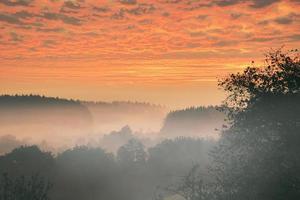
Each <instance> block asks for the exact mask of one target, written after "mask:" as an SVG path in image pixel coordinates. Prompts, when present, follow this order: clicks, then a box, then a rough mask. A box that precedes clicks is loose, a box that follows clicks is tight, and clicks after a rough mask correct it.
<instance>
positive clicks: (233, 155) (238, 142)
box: [212, 50, 300, 200]
mask: <svg viewBox="0 0 300 200" xmlns="http://www.w3.org/2000/svg"><path fill="white" fill-rule="evenodd" d="M220 85H221V86H223V87H224V89H225V91H227V92H229V96H228V98H227V99H226V101H225V106H226V107H228V108H229V118H230V119H231V120H232V122H233V123H232V126H231V128H230V129H228V130H225V131H224V133H223V136H222V138H221V140H220V142H219V145H218V147H217V148H216V149H215V151H214V152H213V154H212V155H213V157H214V166H213V167H212V175H213V176H215V180H216V193H217V194H218V195H219V197H218V199H233V200H234V199H239V200H241V199H258V200H260V199H262V200H267V199H292V200H293V199H299V198H300V179H299V177H300V159H299V156H298V155H299V153H300V144H299V141H300V135H299V124H300V121H299V114H300V108H299V102H300V101H299V100H300V98H299V89H300V59H299V55H298V54H297V51H291V52H289V53H284V52H282V51H281V50H277V51H274V52H271V53H269V54H268V55H267V56H266V66H264V67H262V68H255V67H248V68H246V69H245V70H244V72H243V73H238V74H234V75H231V76H230V77H228V78H226V79H225V80H224V81H222V82H221V83H220Z"/></svg>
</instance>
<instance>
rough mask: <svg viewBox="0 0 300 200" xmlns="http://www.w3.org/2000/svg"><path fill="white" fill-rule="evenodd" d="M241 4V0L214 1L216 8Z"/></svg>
mask: <svg viewBox="0 0 300 200" xmlns="http://www.w3.org/2000/svg"><path fill="white" fill-rule="evenodd" d="M241 2H242V0H218V1H215V4H216V5H218V6H221V7H224V6H232V5H235V4H238V3H241Z"/></svg>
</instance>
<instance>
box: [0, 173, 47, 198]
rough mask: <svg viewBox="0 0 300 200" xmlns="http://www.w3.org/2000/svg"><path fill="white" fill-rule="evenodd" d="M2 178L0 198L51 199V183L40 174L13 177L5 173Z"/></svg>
mask: <svg viewBox="0 0 300 200" xmlns="http://www.w3.org/2000/svg"><path fill="white" fill-rule="evenodd" d="M0 180H1V181H0V200H49V196H48V193H49V190H50V188H51V184H50V183H49V182H47V181H45V180H44V179H43V178H42V177H40V176H37V175H35V176H31V177H30V178H25V177H24V176H20V177H18V178H15V179H12V178H10V177H9V176H8V175H7V174H3V175H2V177H1V178H0Z"/></svg>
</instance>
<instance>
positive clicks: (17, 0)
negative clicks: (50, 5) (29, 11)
mask: <svg viewBox="0 0 300 200" xmlns="http://www.w3.org/2000/svg"><path fill="white" fill-rule="evenodd" d="M33 1H34V0H0V3H1V4H4V5H6V6H30V4H31V3H32V2H33Z"/></svg>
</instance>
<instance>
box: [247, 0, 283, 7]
mask: <svg viewBox="0 0 300 200" xmlns="http://www.w3.org/2000/svg"><path fill="white" fill-rule="evenodd" d="M280 1H281V0H252V2H253V3H252V4H251V5H250V6H251V7H252V8H264V7H267V6H270V5H271V4H274V3H277V2H280Z"/></svg>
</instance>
